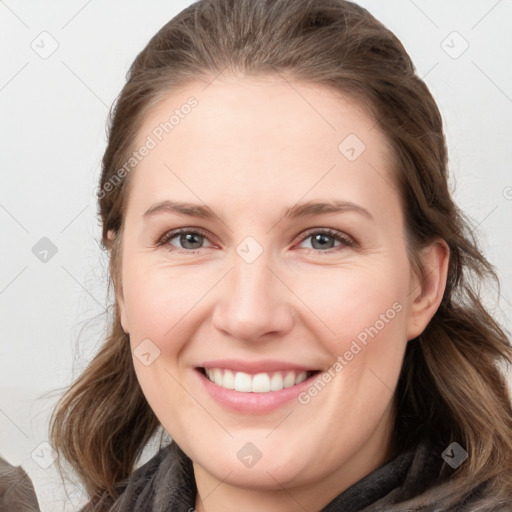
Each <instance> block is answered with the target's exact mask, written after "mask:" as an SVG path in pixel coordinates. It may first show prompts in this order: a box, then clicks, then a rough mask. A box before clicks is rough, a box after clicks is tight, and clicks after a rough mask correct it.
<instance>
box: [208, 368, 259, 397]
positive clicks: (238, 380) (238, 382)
mask: <svg viewBox="0 0 512 512" xmlns="http://www.w3.org/2000/svg"><path fill="white" fill-rule="evenodd" d="M216 384H217V383H216ZM220 386H222V384H220ZM235 391H243V392H245V393H248V392H250V391H252V382H251V376H250V375H249V374H248V373H242V372H237V373H236V375H235Z"/></svg>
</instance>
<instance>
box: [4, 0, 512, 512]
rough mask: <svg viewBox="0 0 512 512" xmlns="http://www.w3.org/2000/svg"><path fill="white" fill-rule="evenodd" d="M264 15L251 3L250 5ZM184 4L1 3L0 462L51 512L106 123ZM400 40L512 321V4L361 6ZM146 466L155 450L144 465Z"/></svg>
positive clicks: (70, 506) (97, 273)
mask: <svg viewBox="0 0 512 512" xmlns="http://www.w3.org/2000/svg"><path fill="white" fill-rule="evenodd" d="M255 1H257V0H255ZM190 3H191V2H189V1H177V0H172V1H163V0H158V1H152V2H142V1H137V2H136V1H127V2H121V1H120V0H104V1H100V0H88V1H87V0H72V1H68V2H58V1H55V0H48V1H46V2H37V1H35V0H32V1H24V2H22V1H21V0H5V1H0V24H1V26H0V38H1V59H2V60H1V62H2V64H1V66H0V101H1V108H2V115H1V124H0V130H1V132H0V144H1V155H2V166H1V173H2V176H1V188H0V222H1V229H2V231H1V232H2V236H1V242H0V243H1V251H2V265H1V275H0V308H1V309H0V311H1V322H2V323H1V335H2V337H1V346H0V386H1V393H0V431H1V438H0V455H1V456H3V457H4V458H6V459H7V460H8V461H10V462H11V463H12V464H14V465H21V466H22V467H23V468H24V469H25V470H26V471H27V472H28V474H29V475H30V477H31V478H32V479H33V481H34V485H35V488H36V492H37V494H38V498H39V501H40V505H41V509H42V511H44V512H50V511H51V512H59V511H64V510H66V511H67V510H76V509H78V507H79V506H80V505H82V504H83V503H84V502H85V499H84V496H83V495H82V494H81V491H80V487H79V486H78V487H77V486H72V485H70V486H68V488H67V492H68V494H69V495H68V496H66V493H65V490H64V487H63V486H62V484H61V481H60V479H59V477H58V474H57V473H56V471H55V465H54V464H52V453H51V450H50V448H49V446H48V445H47V440H48V435H47V429H48V420H49V417H50V413H51V410H52V407H53V405H54V403H55V401H56V396H57V395H54V396H53V397H47V398H40V397H41V395H42V394H43V393H47V392H51V391H52V390H55V389H57V388H59V387H62V386H67V385H69V384H70V382H71V381H72V379H73V378H76V376H77V375H78V374H79V373H80V370H81V369H83V368H84V366H85V365H86V364H87V362H88V361H89V360H90V359H91V358H92V356H93V355H94V352H95V351H96V350H97V348H98V347H99V345H100V343H101V341H102V335H103V332H104V326H105V322H106V318H107V317H106V314H105V308H106V306H107V305H108V301H109V298H108V294H107V286H106V284H107V259H106V255H105V254H104V253H103V252H102V251H101V249H100V244H99V241H100V233H101V231H100V226H99V222H98V217H97V206H96V200H95V196H94V190H95V188H96V186H97V181H98V178H99V175H100V161H101V158H102V154H103V151H104V149H105V142H106V137H105V123H106V119H107V114H108V111H109V108H110V106H111V104H112V103H113V101H114V99H115V98H116V96H117V95H118V93H119V92H120V90H121V88H122V86H123V84H124V79H125V73H126V71H127V70H128V67H129V65H130V64H131V62H132V61H133V59H134V58H135V56H136V55H137V53H138V52H139V51H141V50H142V49H143V47H144V46H145V45H146V43H147V42H148V40H149V39H150V37H151V36H153V35H154V33H155V32H156V31H157V30H158V29H159V28H160V27H161V26H162V25H164V24H165V23H166V22H167V21H169V20H170V19H171V18H172V17H173V16H174V15H175V14H177V13H178V12H179V11H181V10H182V9H183V8H184V7H186V6H187V5H189V4H190ZM359 3H360V4H361V5H363V6H364V7H366V8H367V9H368V10H369V11H370V12H372V13H373V14H374V15H375V16H376V17H377V18H378V19H380V20H381V21H382V22H383V23H384V24H385V25H386V26H388V28H390V29H391V30H392V31H394V32H395V34H396V35H397V36H398V37H399V39H400V40H401V41H402V42H403V44H404V46H405V47H406V49H407V50H408V52H409V54H410V55H411V57H412V59H413V61H414V63H415V65H416V68H417V72H418V74H419V75H420V76H421V77H423V78H424V80H425V81H426V83H427V85H428V86H429V87H430V89H431V91H432V93H433V95H434V97H435V98H436V100H437V102H438V105H439V108H440V110H441V112H442V115H443V119H444V122H445V131H446V136H447V142H448V148H449V157H450V172H451V185H452V189H453V190H454V197H455V199H456V201H457V202H458V204H459V206H461V208H462V209H463V210H464V211H465V212H466V213H467V214H468V215H469V217H470V218H471V219H473V221H474V226H475V229H476V232H477V234H478V236H479V237H480V240H481V243H482V247H483V249H484V252H485V254H486V255H487V257H488V258H489V259H490V261H491V262H492V263H493V264H495V266H496V268H497V270H498V274H499V276H500V278H501V286H502V288H501V298H500V299H499V300H498V299H497V297H496V295H495V294H494V292H493V290H491V293H490V294H488V295H486V297H487V300H488V304H489V307H490V308H491V309H492V310H493V311H494V313H495V315H496V316H497V318H498V319H499V320H500V321H501V322H503V324H504V326H505V327H506V329H507V330H508V332H510V327H511V322H510V318H511V313H512V268H511V267H512V266H511V256H510V252H511V249H512V230H511V228H510V221H511V219H512V173H511V170H510V169H511V168H510V163H511V161H512V141H511V135H512V67H511V66H510V55H511V54H512V31H511V30H510V27H511V26H512V1H511V0H471V1H469V0H457V1H455V0H452V1H450V2H446V1H444V0H414V1H413V0H386V1H382V0H364V1H363V0H361V1H360V2H359ZM151 454H152V452H151V449H150V450H149V451H148V452H147V454H146V455H147V457H149V456H150V455H151Z"/></svg>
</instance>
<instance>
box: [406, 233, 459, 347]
mask: <svg viewBox="0 0 512 512" xmlns="http://www.w3.org/2000/svg"><path fill="white" fill-rule="evenodd" d="M420 258H421V261H422V266H423V275H422V277H421V279H419V278H416V279H415V280H413V281H412V288H411V291H410V302H409V304H410V307H409V319H408V326H407V339H408V340H411V339H413V338H416V337H417V336H419V335H420V334H421V333H422V332H423V331H424V330H425V328H426V326H427V325H428V323H429V322H430V320H431V319H432V317H433V316H434V315H435V313H436V311H437V310H438V308H439V305H440V304H441V301H442V299H443V295H444V291H445V289H446V280H447V276H448V263H449V259H450V249H449V247H448V244H447V243H446V242H445V241H444V240H442V239H438V240H436V241H435V242H434V243H432V244H431V245H429V246H428V247H427V248H425V249H424V250H423V251H422V253H421V255H420Z"/></svg>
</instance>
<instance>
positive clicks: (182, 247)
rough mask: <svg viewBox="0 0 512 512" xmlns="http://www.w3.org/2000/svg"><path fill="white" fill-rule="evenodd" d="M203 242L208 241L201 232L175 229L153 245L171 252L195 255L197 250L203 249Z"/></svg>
mask: <svg viewBox="0 0 512 512" xmlns="http://www.w3.org/2000/svg"><path fill="white" fill-rule="evenodd" d="M205 240H208V239H207V235H206V233H204V232H203V231H201V230H196V229H194V230H192V229H181V230H180V229H177V230H174V231H169V232H167V233H165V234H164V235H163V236H162V237H161V238H160V239H159V240H157V242H156V244H155V245H156V246H157V247H162V246H168V247H169V249H170V250H171V251H176V252H182V253H187V254H195V253H196V252H199V251H198V250H199V249H204V246H203V243H204V242H205Z"/></svg>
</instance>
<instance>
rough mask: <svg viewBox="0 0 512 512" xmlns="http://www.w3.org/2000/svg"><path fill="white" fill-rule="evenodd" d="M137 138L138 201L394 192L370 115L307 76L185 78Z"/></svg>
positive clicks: (274, 199) (273, 200)
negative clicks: (294, 79) (291, 78)
mask: <svg viewBox="0 0 512 512" xmlns="http://www.w3.org/2000/svg"><path fill="white" fill-rule="evenodd" d="M144 145H146V146H148V147H150V149H149V150H147V151H145V153H146V155H145V156H144V157H143V158H141V159H140V162H138V163H137V166H136V170H135V172H134V173H133V175H132V176H131V179H132V180H133V183H132V186H131V189H132V190H131V192H130V195H132V194H133V195H136V196H137V202H142V203H146V204H147V203H148V202H151V201H152V202H155V201H157V200H165V199H169V196H172V197H173V198H174V197H175V196H176V195H178V196H179V198H181V199H184V200H194V201H195V202H197V199H198V198H200V199H201V200H202V201H204V202H205V203H206V204H208V205H210V202H211V203H212V206H215V205H219V204H220V203H224V204H227V202H228V200H232V201H238V202H239V203H243V202H244V201H245V203H246V206H249V204H252V203H253V202H254V201H255V199H256V198H257V199H258V203H259V205H260V208H261V207H262V206H263V207H265V205H267V206H270V205H273V204H280V203H283V202H287V203H294V202H296V201H298V200H299V199H300V198H301V197H304V199H313V198H314V197H316V196H326V195H331V196H332V195H333V194H334V193H336V192H339V195H341V196H343V195H349V196H351V197H350V198H348V197H347V199H350V200H353V201H358V200H359V201H363V202H368V201H370V200H375V199H378V198H380V199H386V196H387V195H390V194H391V195H393V194H395V195H396V191H395V190H394V187H393V186H392V185H391V182H392V176H391V171H390V167H391V165H390V157H389V153H388V150H387V144H386V139H385V137H384V136H383V134H382V133H381V132H380V131H379V129H378V126H377V124H376V122H375V120H374V119H373V118H372V117H371V116H370V115H369V114H368V113H367V112H366V111H365V109H364V108H363V107H362V106H361V105H360V104H358V103H357V102H355V101H354V100H352V99H351V98H349V97H347V96H343V95H341V94H339V93H336V92H334V91H333V90H331V89H330V88H327V87H323V86H319V85H315V84H305V83H297V82H291V81H288V80H285V79H281V78H276V77H259V78H253V77H251V78H249V77H234V76H231V77H223V78H222V79H220V78H219V79H215V80H213V81H212V82H210V83H204V82H196V83H192V84H190V85H188V86H186V87H184V88H183V89H180V90H177V91H173V92H172V93H169V94H168V95H167V96H166V97H165V98H164V99H163V100H162V101H161V102H159V103H158V104H157V105H156V106H155V107H154V108H153V109H152V110H151V111H150V112H149V113H148V114H147V115H146V117H145V119H144V122H143V124H142V126H141V128H140V129H139V132H138V135H137V140H136V143H135V149H137V148H141V147H142V146H144ZM390 185H391V186H390ZM305 196H307V197H305ZM364 196H366V199H365V197H364ZM369 196H371V197H369ZM388 199H389V198H388ZM139 200H140V201H139ZM232 201H231V203H232Z"/></svg>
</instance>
